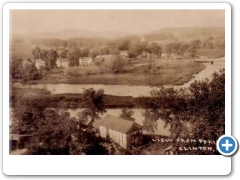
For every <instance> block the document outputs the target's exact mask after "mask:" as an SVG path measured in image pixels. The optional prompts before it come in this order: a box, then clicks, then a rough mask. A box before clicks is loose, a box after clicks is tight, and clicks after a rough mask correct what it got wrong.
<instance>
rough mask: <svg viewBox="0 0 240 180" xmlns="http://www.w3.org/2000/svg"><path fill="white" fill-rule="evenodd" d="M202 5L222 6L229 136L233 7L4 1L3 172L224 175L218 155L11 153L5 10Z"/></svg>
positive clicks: (225, 161)
mask: <svg viewBox="0 0 240 180" xmlns="http://www.w3.org/2000/svg"><path fill="white" fill-rule="evenodd" d="M11 9H56V10H57V9H148V10H151V9H155V10H158V9H159V10H160V9H186V10H187V9H191V10H193V9H196V10H197V9H202V10H206V9H208V10H211V9H212V10H217V9H223V10H225V46H226V48H225V59H226V61H225V104H226V105H225V106H226V108H225V117H226V118H225V134H226V135H231V6H230V5H229V4H227V3H7V4H5V5H4V6H3V102H4V106H3V172H4V173H5V174H6V175H227V174H229V173H230V172H231V157H225V156H221V155H206V156H202V155H178V156H164V155H145V156H143V155H132V156H122V155H115V156H98V155H94V156H82V155H80V156H74V155H72V156H37V155H36V156H31V155H14V156H13V155H9V10H11Z"/></svg>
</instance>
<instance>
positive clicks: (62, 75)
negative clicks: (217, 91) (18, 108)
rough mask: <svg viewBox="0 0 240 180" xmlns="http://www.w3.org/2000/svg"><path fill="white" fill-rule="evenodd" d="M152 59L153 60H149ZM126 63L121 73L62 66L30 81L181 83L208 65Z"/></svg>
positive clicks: (174, 61) (105, 69)
mask: <svg viewBox="0 0 240 180" xmlns="http://www.w3.org/2000/svg"><path fill="white" fill-rule="evenodd" d="M148 61H149V60H148ZM142 62H143V61H141V60H139V62H138V63H136V62H135V63H136V64H135V65H132V66H125V67H124V68H123V70H122V72H121V73H119V74H113V73H112V72H111V69H109V68H107V67H98V66H94V65H92V66H85V67H73V68H66V69H59V71H56V73H52V74H49V75H48V76H47V77H46V78H44V79H42V80H36V81H31V82H30V83H53V84H57V83H62V84H106V85H150V86H159V85H168V84H171V85H181V84H184V83H186V82H188V81H189V80H191V78H192V77H193V74H196V73H198V72H200V71H201V70H203V69H204V68H205V65H203V64H201V63H195V62H189V61H180V60H173V61H161V60H155V61H154V62H151V63H142Z"/></svg>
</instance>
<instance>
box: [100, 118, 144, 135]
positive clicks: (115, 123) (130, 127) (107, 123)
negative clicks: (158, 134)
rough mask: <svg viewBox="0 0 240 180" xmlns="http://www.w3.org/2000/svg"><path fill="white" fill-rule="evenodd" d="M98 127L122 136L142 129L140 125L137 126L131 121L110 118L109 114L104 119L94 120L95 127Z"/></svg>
mask: <svg viewBox="0 0 240 180" xmlns="http://www.w3.org/2000/svg"><path fill="white" fill-rule="evenodd" d="M99 126H103V127H106V128H109V129H112V130H115V131H118V132H121V133H124V134H127V133H130V132H133V131H135V130H139V129H141V128H142V127H141V126H140V125H138V124H137V123H135V122H133V121H130V120H125V119H122V118H118V117H115V116H111V115H109V114H107V115H106V116H105V117H104V118H101V119H100V120H96V123H95V127H99Z"/></svg>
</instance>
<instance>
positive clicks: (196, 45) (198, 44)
mask: <svg viewBox="0 0 240 180" xmlns="http://www.w3.org/2000/svg"><path fill="white" fill-rule="evenodd" d="M201 44H202V42H201V41H200V40H199V39H196V40H194V41H192V46H193V47H194V48H195V49H199V48H201Z"/></svg>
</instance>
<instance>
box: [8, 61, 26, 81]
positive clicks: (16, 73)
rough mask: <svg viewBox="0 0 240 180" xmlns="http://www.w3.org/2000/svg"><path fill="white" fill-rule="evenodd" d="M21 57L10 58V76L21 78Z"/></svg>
mask: <svg viewBox="0 0 240 180" xmlns="http://www.w3.org/2000/svg"><path fill="white" fill-rule="evenodd" d="M22 68H23V67H22V59H16V60H11V66H10V74H11V77H12V78H21V77H22V74H21V70H22Z"/></svg>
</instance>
